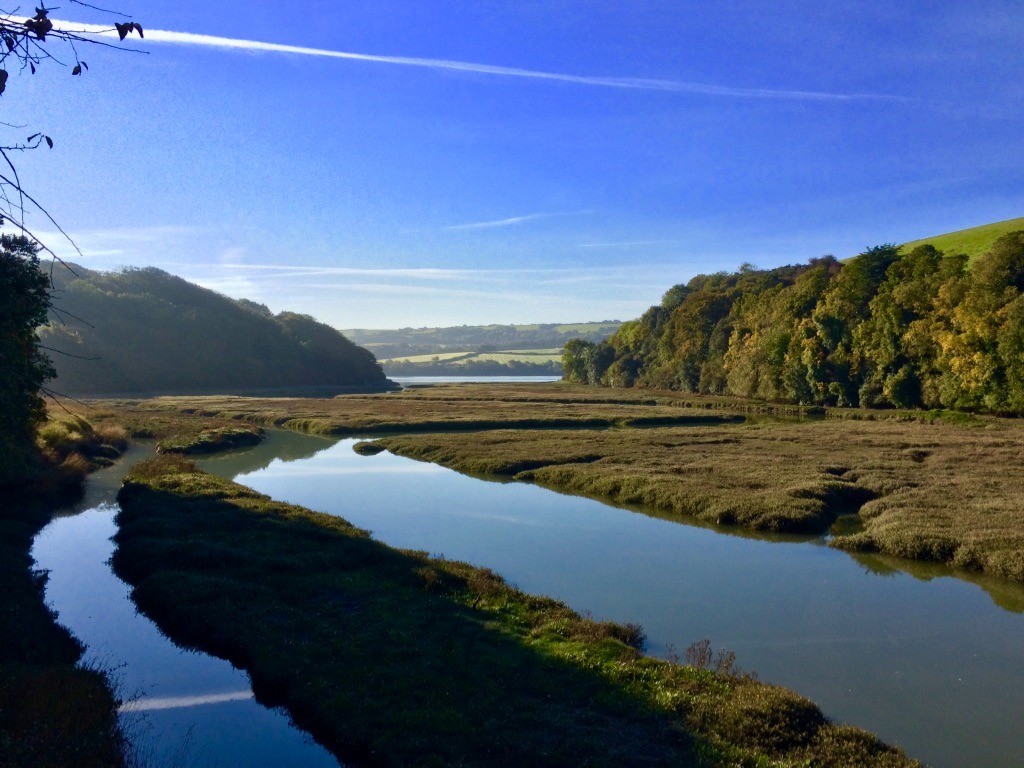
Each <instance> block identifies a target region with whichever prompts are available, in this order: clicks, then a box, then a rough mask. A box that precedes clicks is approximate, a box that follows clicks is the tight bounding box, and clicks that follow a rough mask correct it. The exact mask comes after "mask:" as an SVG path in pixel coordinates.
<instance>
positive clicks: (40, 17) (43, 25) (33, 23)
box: [25, 8, 53, 40]
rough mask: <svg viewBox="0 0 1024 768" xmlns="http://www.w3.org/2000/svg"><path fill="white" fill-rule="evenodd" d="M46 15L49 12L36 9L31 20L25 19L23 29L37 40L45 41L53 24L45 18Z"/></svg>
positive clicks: (43, 9)
mask: <svg viewBox="0 0 1024 768" xmlns="http://www.w3.org/2000/svg"><path fill="white" fill-rule="evenodd" d="M47 13H49V11H47V10H46V9H45V8H36V15H35V16H33V17H32V18H31V19H25V29H27V30H28V31H29V32H31V33H32V34H33V35H35V36H36V37H37V38H38V39H39V40H45V39H46V36H47V35H48V34H49V33H50V30H51V29H53V22H52V21H50V20H49V19H48V18H47V17H46V14H47Z"/></svg>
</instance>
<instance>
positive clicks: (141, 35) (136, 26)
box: [133, 21, 145, 38]
mask: <svg viewBox="0 0 1024 768" xmlns="http://www.w3.org/2000/svg"><path fill="white" fill-rule="evenodd" d="M133 24H134V25H135V31H136V32H138V33H139V37H143V38H144V37H145V35H144V34H142V25H141V24H139V22H137V21H136V22H133Z"/></svg>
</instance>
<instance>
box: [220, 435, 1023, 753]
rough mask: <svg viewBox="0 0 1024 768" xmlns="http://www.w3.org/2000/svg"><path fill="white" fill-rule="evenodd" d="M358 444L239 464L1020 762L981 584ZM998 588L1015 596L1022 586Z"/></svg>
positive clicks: (284, 492) (900, 724)
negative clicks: (462, 471)
mask: <svg viewBox="0 0 1024 768" xmlns="http://www.w3.org/2000/svg"><path fill="white" fill-rule="evenodd" d="M277 439H278V433H275V434H274V436H273V437H272V438H271V439H270V440H269V441H268V442H267V443H266V444H265V445H264V446H262V447H261V448H262V449H263V450H271V449H273V443H274V441H275V440H277ZM284 439H285V440H286V441H288V442H291V441H293V440H295V439H296V436H292V435H289V436H286V437H285V438H284ZM355 442H356V441H354V440H346V441H342V442H340V443H338V444H337V445H335V446H334V447H330V448H326V449H323V443H322V442H321V443H320V444H319V446H318V448H320V449H321V450H319V451H318V452H317V453H315V454H314V455H311V456H309V457H307V458H305V459H301V460H298V461H292V462H289V463H284V462H273V463H270V465H269V466H266V464H267V463H269V462H264V461H263V460H259V463H257V464H255V465H254V466H264V467H266V468H265V469H262V470H258V471H255V472H251V473H249V474H245V475H244V476H242V477H239V478H238V479H239V481H240V482H243V483H245V484H246V485H249V486H251V487H253V488H255V489H256V490H258V491H260V492H263V493H266V494H269V495H270V496H272V497H274V498H277V499H282V500H286V501H291V502H294V503H297V504H302V505H304V506H307V507H310V508H313V509H319V510H323V511H328V512H331V513H334V514H338V515H341V516H342V517H344V518H346V519H347V520H349V521H350V522H352V523H354V524H355V525H357V526H359V527H362V528H367V529H370V530H372V531H373V532H374V537H375V538H377V539H380V540H382V541H385V542H387V543H389V544H391V545H393V546H398V547H403V548H410V549H425V550H427V551H430V552H432V553H439V554H444V556H446V557H448V558H452V559H458V560H466V561H469V562H473V563H476V564H478V565H484V566H487V567H490V568H493V569H494V570H496V571H497V572H499V573H501V574H502V575H504V576H505V577H506V578H507V579H508V580H509V581H510V582H512V583H514V584H516V585H518V586H519V587H521V588H523V589H524V590H526V591H528V592H535V593H539V594H546V595H551V596H553V597H556V598H558V599H561V600H564V601H565V602H567V603H569V604H570V605H571V606H573V607H574V608H576V609H577V610H580V611H588V610H589V611H592V612H593V614H594V615H595V617H597V618H611V619H615V620H619V621H639V622H640V623H641V624H642V625H643V626H644V628H645V630H646V631H647V633H648V637H649V647H650V650H651V652H653V653H657V654H665V653H670V652H672V651H673V650H674V651H675V652H677V653H679V654H680V655H682V653H683V651H684V650H685V649H686V647H687V646H688V645H689V644H690V643H692V642H694V641H696V640H700V639H701V638H704V637H709V638H710V639H711V640H712V643H713V645H714V646H715V647H716V648H717V647H723V646H724V647H726V648H729V649H731V650H734V651H736V653H737V662H738V664H739V665H740V666H742V667H744V668H747V669H752V670H756V671H757V672H758V673H759V675H760V676H761V677H762V678H763V679H766V680H769V681H771V682H776V683H780V684H783V685H787V686H789V687H792V688H794V689H796V690H798V691H799V692H801V693H803V694H804V695H807V696H809V697H811V698H812V699H814V700H815V701H817V702H818V703H819V704H821V705H822V707H823V708H824V709H825V711H826V713H828V714H829V715H830V716H832V717H834V718H836V719H839V720H841V721H846V722H851V723H853V724H856V725H859V726H862V727H865V728H868V729H869V730H872V731H874V732H876V733H878V734H879V735H880V736H882V737H883V738H884V739H886V740H888V741H892V742H896V743H899V744H901V745H902V746H904V747H905V748H907V749H908V750H909V751H910V753H911V754H913V755H914V756H915V757H919V758H923V759H925V760H926V761H927V762H929V763H931V764H933V765H934V766H938V767H941V766H973V765H987V766H1020V765H1024V739H1022V738H1021V735H1022V734H1021V726H1020V722H1019V721H1020V713H1021V712H1022V711H1024V685H1021V678H1020V674H1019V670H1021V669H1024V643H1022V642H1021V638H1022V637H1024V615H1021V614H1015V613H1010V612H1007V611H1005V610H1003V609H1001V608H999V607H998V606H997V605H995V604H994V603H993V601H992V600H991V599H990V598H989V597H988V596H987V595H986V594H985V592H983V591H982V590H981V589H979V588H978V586H977V585H975V584H971V583H968V582H965V581H962V580H960V579H956V578H938V577H937V576H939V575H941V573H948V571H940V572H939V573H936V572H935V571H934V570H933V571H931V572H930V575H929V577H928V578H929V579H930V580H927V581H925V580H921V579H916V578H913V577H911V576H909V575H908V574H906V573H904V572H902V571H899V572H896V573H890V574H888V575H880V574H878V573H875V572H874V571H873V570H871V569H870V568H868V567H866V566H865V565H863V564H861V563H859V562H858V561H857V560H855V559H854V558H852V557H850V556H849V555H847V554H845V553H843V552H839V551H837V550H833V549H829V548H828V547H825V546H822V545H821V543H820V541H819V542H814V541H812V542H807V541H798V540H795V539H794V540H791V541H785V540H784V541H782V542H774V541H763V540H759V539H757V538H745V537H739V536H729V535H722V534H721V533H717V532H715V531H712V530H707V529H704V528H698V527H692V526H686V525H680V524H678V523H672V522H668V521H665V520H660V519H656V518H651V517H648V516H645V515H641V514H635V513H632V512H628V511H625V510H621V509H616V508H614V507H610V506H608V505H605V504H601V503H599V502H595V501H593V500H589V499H584V498H579V497H574V496H565V495H561V494H556V493H553V492H551V491H547V490H545V489H542V488H539V487H536V486H532V485H527V484H522V483H490V482H483V481H480V480H477V479H474V478H469V477H465V476H463V475H459V474H458V473H455V472H452V471H449V470H445V469H443V468H440V467H436V466H434V465H429V464H423V463H420V462H414V461H411V460H407V459H402V458H399V457H395V456H391V455H390V454H386V453H384V454H379V455H377V456H369V457H368V456H360V455H358V454H356V453H355V452H353V451H352V449H351V446H352V445H353V444H354V443H355ZM204 464H205V466H206V467H207V468H208V469H210V470H211V471H220V469H219V468H218V467H217V462H216V461H210V462H204ZM240 471H243V472H250V470H247V469H245V468H244V467H242V468H241V470H240ZM999 588H1000V589H1002V590H1004V591H1005V592H1006V593H1007V594H1010V593H1013V594H1016V595H1017V597H1018V598H1020V599H1018V601H1017V602H1024V589H1022V588H1021V587H1019V586H1018V585H1012V584H1006V583H1002V582H1000V586H999ZM1012 601H1013V598H1012V597H1011V602H1012ZM1007 670H1012V671H1013V672H1012V673H1010V674H1008V673H1007Z"/></svg>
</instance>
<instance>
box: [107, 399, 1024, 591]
mask: <svg viewBox="0 0 1024 768" xmlns="http://www.w3.org/2000/svg"><path fill="white" fill-rule="evenodd" d="M97 407H98V408H99V411H98V412H97V413H98V417H100V418H111V419H114V420H118V421H122V422H135V423H140V424H141V423H144V422H145V423H149V422H152V421H157V422H160V423H161V424H163V427H164V429H165V430H167V431H171V432H173V431H174V429H178V430H179V431H185V432H188V431H189V430H192V431H193V432H194V431H198V430H202V429H203V428H204V427H203V426H202V425H203V424H204V423H215V424H216V425H219V426H222V427H223V426H230V425H231V424H235V425H237V424H238V423H239V422H245V423H250V424H255V425H260V426H277V427H282V428H287V429H293V430H297V431H302V432H309V433H313V434H324V435H333V436H344V435H365V436H389V437H387V438H386V439H385V440H384V441H383V442H382V445H384V446H385V447H387V448H389V449H391V450H394V451H396V452H399V453H402V454H403V455H406V456H411V457H414V458H420V459H423V460H429V461H434V462H437V463H439V464H443V465H445V466H448V467H452V468H454V469H457V470H459V471H463V472H467V473H470V474H477V475H483V476H491V477H503V478H509V477H512V478H516V479H519V480H529V481H532V482H537V483H540V484H542V485H544V486H546V487H548V488H552V489H554V490H559V491H564V492H570V493H578V494H583V495H588V496H593V497H595V498H599V499H605V500H610V501H613V502H616V503H621V504H630V505H643V506H644V507H646V508H647V509H650V510H652V511H654V512H656V513H658V514H663V515H666V516H670V517H672V518H674V519H678V520H679V521H680V522H686V521H688V520H699V521H702V522H704V523H714V524H724V525H733V526H742V527H746V528H750V529H754V530H762V531H788V532H803V533H815V534H820V533H824V532H826V531H828V530H829V528H830V526H832V524H833V523H834V522H835V521H836V520H837V519H838V518H839V517H844V516H845V517H844V525H843V527H842V531H841V532H840V531H839V530H836V531H834V535H833V536H832V537H831V538H830V541H829V543H830V544H831V545H832V546H835V547H839V548H843V549H847V550H851V551H856V552H869V553H880V554H886V555H892V556H896V557H901V558H907V559H912V560H918V561H924V562H940V563H945V564H949V565H952V566H955V567H959V568H963V569H967V570H971V571H978V572H984V573H987V574H991V575H994V576H998V577H1001V578H1006V579H1011V580H1014V581H1024V509H1022V508H1021V507H1020V505H1019V504H1018V503H1017V500H1018V499H1020V498H1021V496H1022V495H1024V470H1021V469H1020V468H1021V467H1024V424H1022V423H1021V421H1020V420H1014V419H998V418H994V417H977V416H968V415H965V414H958V413H949V412H922V411H895V410H880V411H870V410H865V409H835V408H828V409H823V408H801V407H798V406H788V405H778V404H772V403H764V402H758V401H749V400H740V399H738V398H723V397H717V398H716V397H699V396H693V395H682V394H679V393H670V392H640V391H637V390H613V389H598V390H595V389H594V388H588V387H578V386H571V385H563V384H552V385H510V384H503V385H487V384H479V385H478V384H473V385H447V386H437V387H427V388H424V389H417V390H411V391H406V392H402V393H395V394H389V395H381V396H375V397H367V396H350V397H340V398H334V399H331V400H296V399H247V398H233V397H215V398H157V399H154V400H146V401H111V402H103V403H100V404H97ZM104 414H106V416H104ZM209 420H213V421H212V422H210V421H209ZM639 427H643V428H642V429H640V428H639ZM413 433H422V434H413Z"/></svg>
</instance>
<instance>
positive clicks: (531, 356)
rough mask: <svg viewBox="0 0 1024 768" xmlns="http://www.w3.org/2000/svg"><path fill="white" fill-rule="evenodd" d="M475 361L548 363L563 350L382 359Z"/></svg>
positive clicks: (559, 355) (462, 362) (514, 350)
mask: <svg viewBox="0 0 1024 768" xmlns="http://www.w3.org/2000/svg"><path fill="white" fill-rule="evenodd" d="M471 360H472V361H474V362H496V363H511V362H518V363H548V362H556V363H557V362H561V360H562V350H561V349H560V348H558V347H552V348H550V349H510V350H502V351H495V352H480V353H471V352H441V353H435V354H431V355H410V356H407V357H393V358H389V359H385V360H381V361H380V362H381V364H383V365H387V364H388V363H399V362H402V363H432V362H451V364H452V365H461V364H464V363H467V362H469V361H471Z"/></svg>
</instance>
